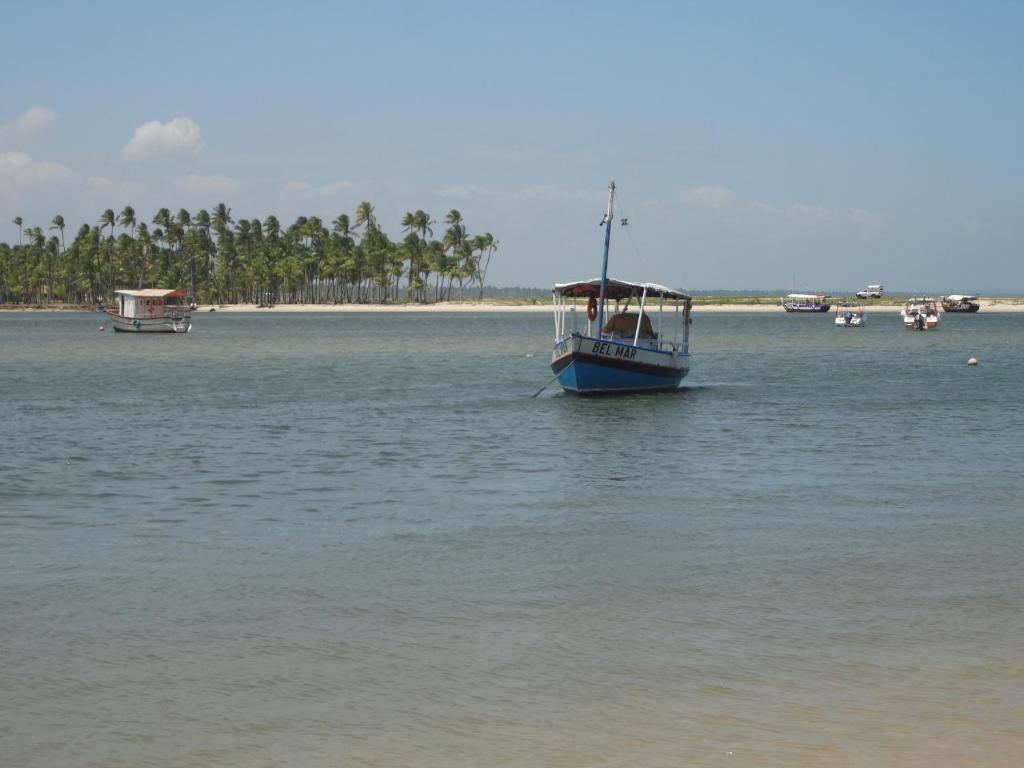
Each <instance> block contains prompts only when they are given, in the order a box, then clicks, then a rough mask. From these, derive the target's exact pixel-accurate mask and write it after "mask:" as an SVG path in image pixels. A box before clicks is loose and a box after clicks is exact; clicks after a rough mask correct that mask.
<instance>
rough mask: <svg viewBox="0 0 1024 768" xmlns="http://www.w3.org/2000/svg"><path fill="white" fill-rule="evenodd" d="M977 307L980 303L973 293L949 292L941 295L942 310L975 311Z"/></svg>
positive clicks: (979, 306)
mask: <svg viewBox="0 0 1024 768" xmlns="http://www.w3.org/2000/svg"><path fill="white" fill-rule="evenodd" d="M979 309H981V304H980V303H979V301H978V297H977V296H975V295H974V294H973V293H951V294H950V295H949V296H943V297H942V311H943V312H977V311H978V310H979Z"/></svg>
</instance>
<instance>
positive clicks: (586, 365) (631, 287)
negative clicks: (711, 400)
mask: <svg viewBox="0 0 1024 768" xmlns="http://www.w3.org/2000/svg"><path fill="white" fill-rule="evenodd" d="M614 199H615V182H614V181H613V182H612V183H611V184H610V185H609V187H608V211H607V213H606V214H605V217H604V221H603V222H601V223H602V224H603V225H604V228H605V232H604V260H603V263H602V266H601V277H600V278H594V279H592V280H583V281H579V282H575V283H556V284H555V286H554V288H552V291H551V293H552V297H553V300H554V310H555V346H554V350H553V351H552V353H551V370H552V371H553V372H554V373H555V375H556V376H557V377H558V381H559V383H560V384H561V385H562V388H563V389H565V390H566V391H567V392H575V393H577V394H580V395H597V394H612V393H620V392H644V391H658V390H668V389H675V388H677V387H678V386H679V382H680V381H682V379H683V377H684V376H686V374H687V373H688V372H689V370H690V310H691V308H692V305H693V300H692V298H691V297H690V296H689V295H687V294H685V293H681V292H680V291H676V290H673V289H671V288H666V287H665V286H663V285H658V284H657V283H632V282H626V281H624V280H613V279H611V278H609V277H608V247H609V243H610V242H611V227H612V205H613V202H614ZM623 223H625V221H623ZM580 302H582V303H583V304H582V305H583V307H584V308H585V312H578V311H577V310H578V308H579V305H580ZM631 306H633V307H635V308H636V309H635V310H634V311H630V307H631ZM581 316H582V317H581ZM584 320H585V322H584Z"/></svg>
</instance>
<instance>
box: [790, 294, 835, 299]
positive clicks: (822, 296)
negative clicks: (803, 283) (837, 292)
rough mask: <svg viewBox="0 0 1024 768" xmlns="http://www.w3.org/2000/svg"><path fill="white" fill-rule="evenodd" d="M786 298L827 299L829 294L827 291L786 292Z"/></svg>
mask: <svg viewBox="0 0 1024 768" xmlns="http://www.w3.org/2000/svg"><path fill="white" fill-rule="evenodd" d="M786 298H787V299H827V298H829V295H828V294H827V293H788V294H786Z"/></svg>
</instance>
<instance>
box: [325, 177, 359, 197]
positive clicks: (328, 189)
mask: <svg viewBox="0 0 1024 768" xmlns="http://www.w3.org/2000/svg"><path fill="white" fill-rule="evenodd" d="M351 188H352V182H351V181H332V182H331V183H330V184H321V185H320V187H319V191H320V194H321V195H323V196H324V197H333V196H334V195H336V194H338V193H339V192H344V191H345V190H347V189H351Z"/></svg>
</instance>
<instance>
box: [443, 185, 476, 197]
mask: <svg viewBox="0 0 1024 768" xmlns="http://www.w3.org/2000/svg"><path fill="white" fill-rule="evenodd" d="M437 194H438V196H439V197H455V198H459V199H466V198H470V197H480V196H482V195H486V194H487V191H486V190H485V189H484V188H483V187H479V186H477V185H476V184H450V185H449V186H447V187H444V188H443V189H439V190H438V191H437Z"/></svg>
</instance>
